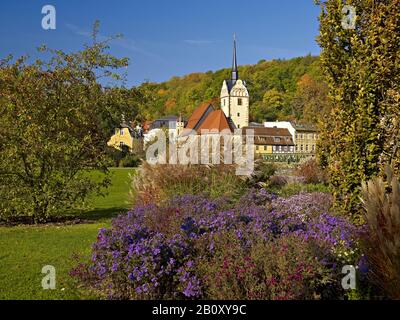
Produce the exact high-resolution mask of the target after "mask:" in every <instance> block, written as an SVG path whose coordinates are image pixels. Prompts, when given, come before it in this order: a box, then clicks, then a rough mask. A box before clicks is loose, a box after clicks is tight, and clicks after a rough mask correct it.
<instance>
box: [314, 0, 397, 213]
mask: <svg viewBox="0 0 400 320" xmlns="http://www.w3.org/2000/svg"><path fill="white" fill-rule="evenodd" d="M318 2H319V4H320V6H321V9H322V10H321V15H320V35H319V40H318V41H319V44H320V46H321V48H322V53H321V66H322V68H323V71H324V74H325V78H326V81H327V83H328V87H329V98H330V101H331V103H332V105H333V109H332V112H331V113H330V115H329V117H327V118H326V119H324V121H323V122H322V123H321V129H322V131H321V135H320V137H321V141H320V145H319V148H318V149H319V158H320V161H321V164H322V165H323V166H325V167H326V168H327V169H328V172H329V174H330V181H331V183H332V185H333V186H334V190H335V198H336V200H338V201H337V203H340V205H341V206H342V207H343V208H344V209H345V210H346V211H347V212H351V213H352V214H353V215H355V217H357V213H358V210H359V208H360V200H359V196H360V186H361V182H362V181H366V180H369V179H370V178H371V177H373V176H377V175H380V174H383V168H384V165H385V164H390V163H391V164H393V165H394V167H395V169H396V170H397V171H398V170H399V165H400V149H399V147H398V144H399V140H400V135H399V119H400V118H399V110H400V0H387V1H377V0H348V1H342V0H328V1H318ZM344 5H351V6H353V7H354V9H355V13H356V16H355V24H354V28H352V27H347V26H349V25H351V24H348V23H347V24H346V17H345V14H346V12H348V10H346V8H345V9H344ZM350 18H351V17H350Z"/></svg>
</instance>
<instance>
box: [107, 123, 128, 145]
mask: <svg viewBox="0 0 400 320" xmlns="http://www.w3.org/2000/svg"><path fill="white" fill-rule="evenodd" d="M133 139H134V130H133V129H132V128H131V127H130V126H129V125H127V124H123V125H121V126H120V127H119V128H115V131H114V134H113V135H112V136H111V138H110V140H109V141H108V142H107V145H108V146H110V147H114V148H116V149H119V150H121V149H122V147H123V146H127V147H129V150H132V148H133Z"/></svg>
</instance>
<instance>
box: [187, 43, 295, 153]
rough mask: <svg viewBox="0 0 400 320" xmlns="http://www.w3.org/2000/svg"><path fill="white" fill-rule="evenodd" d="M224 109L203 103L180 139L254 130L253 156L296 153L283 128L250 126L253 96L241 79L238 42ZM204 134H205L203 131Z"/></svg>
mask: <svg viewBox="0 0 400 320" xmlns="http://www.w3.org/2000/svg"><path fill="white" fill-rule="evenodd" d="M220 101H221V109H216V108H214V106H213V105H212V104H211V103H203V104H201V105H200V106H199V107H198V108H196V109H195V110H194V112H193V113H192V115H191V116H190V117H189V119H188V121H187V124H186V126H185V129H184V130H183V132H182V134H181V135H180V137H181V138H184V137H187V136H188V135H192V134H196V135H201V134H202V132H203V135H204V132H208V133H206V134H208V135H212V134H217V133H221V132H222V131H224V132H227V131H230V132H231V133H234V130H235V129H239V130H241V131H242V135H245V134H246V133H248V132H249V129H251V130H252V131H253V132H254V144H255V146H254V152H255V153H256V154H260V155H265V154H273V153H284V152H285V153H291V152H293V151H294V143H293V139H292V137H291V135H290V132H289V131H288V130H287V129H285V128H283V129H278V128H264V127H263V126H261V127H259V126H258V127H255V126H251V125H249V108H250V95H249V92H248V90H247V87H246V82H245V81H243V80H241V79H240V78H239V71H238V64H237V55H236V38H234V41H233V58H232V70H231V77H230V79H227V80H224V81H223V83H222V88H221V94H220ZM203 130H205V131H203Z"/></svg>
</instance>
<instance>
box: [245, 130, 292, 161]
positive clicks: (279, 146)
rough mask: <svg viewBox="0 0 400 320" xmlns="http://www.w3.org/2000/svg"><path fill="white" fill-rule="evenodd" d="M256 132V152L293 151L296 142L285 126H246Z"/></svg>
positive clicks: (261, 153) (278, 152) (279, 152)
mask: <svg viewBox="0 0 400 320" xmlns="http://www.w3.org/2000/svg"><path fill="white" fill-rule="evenodd" d="M247 130H253V132H254V152H255V153H256V154H259V155H265V154H282V153H293V152H294V142H293V139H292V135H291V134H290V132H289V130H288V129H285V128H265V127H246V128H243V134H246V133H247Z"/></svg>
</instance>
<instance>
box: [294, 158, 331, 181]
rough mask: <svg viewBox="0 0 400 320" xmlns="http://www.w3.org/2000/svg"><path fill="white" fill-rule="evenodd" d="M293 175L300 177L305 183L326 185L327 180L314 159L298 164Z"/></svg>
mask: <svg viewBox="0 0 400 320" xmlns="http://www.w3.org/2000/svg"><path fill="white" fill-rule="evenodd" d="M295 174H296V175H297V176H299V177H302V178H303V179H304V182H305V183H326V182H327V180H328V179H327V175H326V173H325V172H324V171H323V170H322V169H321V168H320V167H319V166H318V163H317V162H316V161H315V159H309V160H307V161H305V162H303V163H300V164H299V165H298V167H297V168H296V170H295Z"/></svg>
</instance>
